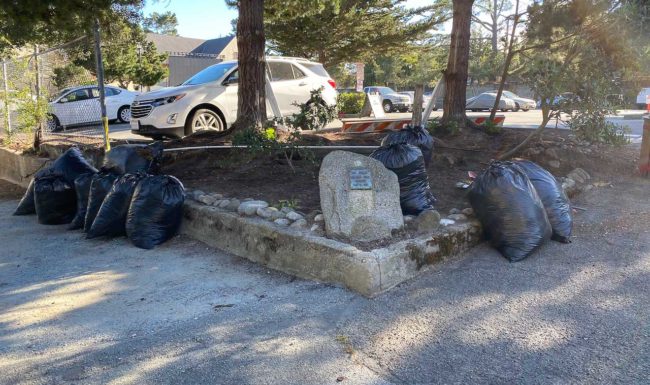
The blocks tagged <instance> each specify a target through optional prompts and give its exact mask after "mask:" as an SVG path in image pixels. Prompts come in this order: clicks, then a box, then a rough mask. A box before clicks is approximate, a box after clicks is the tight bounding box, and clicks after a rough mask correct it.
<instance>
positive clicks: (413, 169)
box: [370, 143, 436, 215]
mask: <svg viewBox="0 0 650 385" xmlns="http://www.w3.org/2000/svg"><path fill="white" fill-rule="evenodd" d="M370 157H371V158H374V159H377V160H378V161H380V162H381V163H383V164H384V166H386V168H387V169H389V170H391V171H392V172H394V173H395V174H397V179H398V181H399V190H400V194H399V195H400V196H399V198H400V205H401V206H402V213H404V215H418V214H420V213H421V212H422V211H425V210H433V205H434V203H436V198H435V197H434V196H433V193H432V192H431V187H429V180H428V178H427V171H426V169H425V167H424V160H423V158H422V151H421V150H420V149H419V148H418V147H416V146H413V145H410V144H404V143H395V144H390V145H387V146H381V147H380V148H378V149H377V150H375V151H374V152H373V153H372V154H370Z"/></svg>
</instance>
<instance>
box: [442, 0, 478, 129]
mask: <svg viewBox="0 0 650 385" xmlns="http://www.w3.org/2000/svg"><path fill="white" fill-rule="evenodd" d="M473 4H474V0H454V20H453V23H452V26H451V44H450V46H449V59H448V62H447V69H446V70H445V71H444V78H445V102H444V112H443V115H442V121H443V122H445V123H446V122H451V121H455V122H457V124H458V127H459V128H464V127H465V125H466V121H467V115H466V114H465V102H466V97H467V95H466V91H467V67H468V61H469V37H470V24H471V23H470V22H471V19H472V5H473Z"/></svg>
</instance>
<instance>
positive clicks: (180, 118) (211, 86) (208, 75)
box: [131, 56, 337, 139]
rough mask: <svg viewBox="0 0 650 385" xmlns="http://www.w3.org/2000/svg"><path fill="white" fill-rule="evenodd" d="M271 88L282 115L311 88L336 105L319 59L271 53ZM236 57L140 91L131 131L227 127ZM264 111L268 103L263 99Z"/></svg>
mask: <svg viewBox="0 0 650 385" xmlns="http://www.w3.org/2000/svg"><path fill="white" fill-rule="evenodd" d="M266 63H267V65H268V68H269V72H270V76H271V89H272V90H273V94H274V95H275V99H276V100H277V103H278V107H279V109H280V112H281V113H282V115H283V116H288V115H291V114H293V113H296V112H298V111H299V107H298V106H297V104H302V103H306V102H307V101H308V100H309V98H310V96H311V91H312V90H316V89H319V88H322V90H323V91H322V97H323V100H324V101H325V103H327V104H328V105H330V106H335V105H336V98H337V92H336V83H335V82H334V80H332V78H331V77H330V76H329V74H328V73H327V71H326V70H325V68H324V67H323V65H322V64H320V63H316V62H313V61H310V60H307V59H300V58H292V57H280V56H269V57H267V58H266ZM238 90H239V70H238V68H237V61H236V60H231V61H223V62H220V63H217V64H213V65H211V66H209V67H207V68H205V69H203V70H201V71H199V72H198V73H197V74H195V75H194V76H192V77H191V78H189V79H188V80H187V81H185V82H184V83H183V84H181V85H180V86H178V87H168V88H163V89H161V90H158V91H153V92H147V93H145V94H141V95H138V97H137V98H136V99H135V101H134V102H133V105H132V106H131V132H133V133H134V134H138V135H142V136H149V137H152V138H154V139H156V138H162V137H175V138H181V137H183V136H187V135H191V134H193V133H195V132H198V131H225V130H227V129H228V128H229V127H230V126H231V125H232V124H233V123H234V122H235V120H236V119H237V93H238ZM266 111H267V114H269V115H270V114H271V107H270V104H268V99H267V107H266Z"/></svg>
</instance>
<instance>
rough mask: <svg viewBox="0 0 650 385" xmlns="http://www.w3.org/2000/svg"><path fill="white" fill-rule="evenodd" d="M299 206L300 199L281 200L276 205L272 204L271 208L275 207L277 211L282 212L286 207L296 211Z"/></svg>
mask: <svg viewBox="0 0 650 385" xmlns="http://www.w3.org/2000/svg"><path fill="white" fill-rule="evenodd" d="M299 206H300V199H281V200H279V201H278V203H276V204H274V205H273V207H275V208H276V209H278V210H282V208H284V207H288V208H290V209H294V210H295V209H297V208H298V207H299Z"/></svg>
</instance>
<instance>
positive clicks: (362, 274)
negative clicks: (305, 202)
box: [181, 201, 480, 297]
mask: <svg viewBox="0 0 650 385" xmlns="http://www.w3.org/2000/svg"><path fill="white" fill-rule="evenodd" d="M181 232H182V233H183V234H185V235H187V236H189V237H191V238H195V239H197V240H199V241H201V242H204V243H206V244H207V245H209V246H213V247H216V248H219V249H221V250H225V251H228V252H230V253H233V254H235V255H237V256H240V257H243V258H246V259H249V260H251V261H254V262H257V263H261V264H263V265H265V266H268V267H270V268H272V269H276V270H280V271H283V272H285V273H288V274H291V275H295V276H298V277H301V278H306V279H314V280H318V281H322V282H328V283H333V284H338V285H342V286H345V287H347V288H349V289H350V290H353V291H356V292H358V293H360V294H362V295H364V296H366V297H373V296H376V295H378V294H380V293H382V292H384V291H386V290H388V289H390V288H392V287H394V286H396V285H398V284H400V283H402V282H404V281H406V280H408V279H410V278H412V277H415V276H416V275H418V274H419V273H421V272H422V271H424V270H425V268H426V267H427V266H429V265H431V264H433V263H435V262H437V261H439V260H441V259H444V258H445V257H448V256H452V255H455V254H457V253H459V252H461V251H464V250H466V249H468V248H470V247H472V246H474V245H475V244H477V243H478V242H479V241H480V228H479V227H478V225H477V224H476V223H475V222H471V223H462V224H457V225H452V226H449V227H445V228H442V229H441V230H439V231H438V232H436V234H434V235H432V236H420V237H417V238H414V239H409V240H404V241H400V242H397V243H395V244H393V245H390V246H388V247H385V248H379V249H375V250H372V251H363V250H360V249H358V248H356V247H354V246H352V245H349V244H345V243H342V242H339V241H335V240H332V239H328V238H324V237H319V236H315V235H312V234H310V233H309V232H308V231H301V230H295V229H291V228H286V227H280V226H277V225H274V224H273V223H272V222H268V221H265V220H263V219H261V218H255V217H240V216H239V215H237V214H235V213H233V212H230V211H226V210H222V209H219V208H216V207H213V206H205V205H202V204H200V203H197V202H193V201H187V202H186V203H185V215H184V218H183V226H182V228H181Z"/></svg>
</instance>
